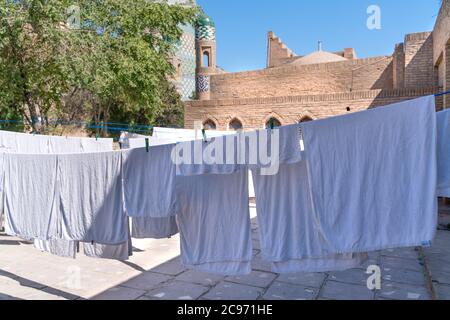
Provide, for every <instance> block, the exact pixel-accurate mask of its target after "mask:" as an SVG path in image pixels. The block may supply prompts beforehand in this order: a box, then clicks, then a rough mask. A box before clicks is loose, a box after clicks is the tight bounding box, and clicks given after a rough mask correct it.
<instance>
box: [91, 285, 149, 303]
mask: <svg viewBox="0 0 450 320" xmlns="http://www.w3.org/2000/svg"><path fill="white" fill-rule="evenodd" d="M144 294H145V290H137V289H132V288H126V287H122V286H117V287H114V288H111V289H108V290H106V291H105V292H103V293H100V294H99V295H97V296H95V297H93V298H92V300H136V299H137V298H139V297H140V296H143V295H144Z"/></svg>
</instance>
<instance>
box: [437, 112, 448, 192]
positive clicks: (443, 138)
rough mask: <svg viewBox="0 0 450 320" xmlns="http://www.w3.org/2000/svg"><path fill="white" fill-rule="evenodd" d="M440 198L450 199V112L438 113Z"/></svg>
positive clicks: (438, 189)
mask: <svg viewBox="0 0 450 320" xmlns="http://www.w3.org/2000/svg"><path fill="white" fill-rule="evenodd" d="M437 130H438V133H437V137H438V138H437V139H438V150H437V157H438V188H437V193H438V196H439V197H446V198H450V110H444V111H441V112H438V113H437Z"/></svg>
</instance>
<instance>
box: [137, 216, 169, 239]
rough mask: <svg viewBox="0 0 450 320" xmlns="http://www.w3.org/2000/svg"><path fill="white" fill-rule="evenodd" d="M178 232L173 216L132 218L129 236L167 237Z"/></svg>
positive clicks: (143, 237) (140, 237)
mask: <svg viewBox="0 0 450 320" xmlns="http://www.w3.org/2000/svg"><path fill="white" fill-rule="evenodd" d="M176 234H178V226H177V221H176V217H175V216H171V217H168V218H146V217H144V218H132V223H131V236H132V237H133V238H135V239H167V238H171V237H173V236H174V235H176Z"/></svg>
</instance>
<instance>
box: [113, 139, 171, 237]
mask: <svg viewBox="0 0 450 320" xmlns="http://www.w3.org/2000/svg"><path fill="white" fill-rule="evenodd" d="M123 137H124V138H126V139H124V142H125V143H122V148H123V149H126V148H127V147H128V148H131V149H135V147H136V146H137V148H136V150H129V151H127V152H124V154H123V168H124V177H125V178H124V194H125V196H124V197H125V204H126V205H125V206H126V208H127V214H128V215H129V216H134V217H133V218H132V222H131V226H132V236H133V237H134V238H137V239H163V238H170V237H172V236H174V235H175V234H177V233H178V226H177V224H176V219H175V216H174V215H175V214H176V212H175V211H174V205H175V198H174V197H175V195H174V188H175V182H174V181H175V164H174V163H173V162H172V159H171V153H172V149H173V148H174V143H176V141H175V140H174V139H170V138H167V139H155V138H152V139H151V140H150V146H149V147H150V150H149V152H147V150H146V149H145V148H142V146H143V145H144V146H145V139H142V138H140V137H139V136H138V135H132V136H131V137H130V136H129V135H123ZM148 138H149V137H148ZM155 177H158V178H157V179H155ZM127 204H128V206H127Z"/></svg>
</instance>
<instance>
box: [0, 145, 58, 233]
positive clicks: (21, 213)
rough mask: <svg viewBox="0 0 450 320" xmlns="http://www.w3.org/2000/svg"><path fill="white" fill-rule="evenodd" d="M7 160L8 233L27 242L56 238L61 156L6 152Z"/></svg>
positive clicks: (5, 162) (5, 202) (6, 226)
mask: <svg viewBox="0 0 450 320" xmlns="http://www.w3.org/2000/svg"><path fill="white" fill-rule="evenodd" d="M3 158H4V177H5V178H4V186H5V188H4V212H5V230H6V233H7V234H8V235H11V236H17V237H22V238H26V239H34V238H35V239H40V240H49V239H55V238H56V235H57V234H56V229H55V228H54V226H56V218H57V213H58V209H59V207H58V206H59V197H58V195H59V193H58V185H57V165H58V157H57V156H56V155H26V154H11V153H5V154H3Z"/></svg>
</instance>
